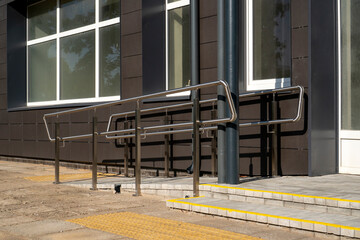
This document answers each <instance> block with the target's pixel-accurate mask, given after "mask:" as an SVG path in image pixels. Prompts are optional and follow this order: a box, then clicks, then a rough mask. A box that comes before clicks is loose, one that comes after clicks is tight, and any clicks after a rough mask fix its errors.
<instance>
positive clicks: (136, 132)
mask: <svg viewBox="0 0 360 240" xmlns="http://www.w3.org/2000/svg"><path fill="white" fill-rule="evenodd" d="M219 85H221V86H223V87H224V89H225V95H226V99H227V104H228V107H229V109H230V116H229V117H227V118H220V119H212V120H205V121H201V120H200V119H199V114H193V116H195V117H193V119H192V121H191V122H184V123H177V124H164V125H158V126H151V127H141V121H140V119H141V109H140V102H141V101H143V100H145V99H150V98H156V97H161V96H166V95H169V94H174V93H179V92H185V91H197V90H199V89H203V88H208V87H215V86H219ZM194 95H195V98H194V99H193V102H192V103H191V105H192V106H193V112H199V105H200V104H203V103H207V102H209V101H199V99H198V94H194ZM131 102H135V103H136V108H135V111H134V112H133V113H135V128H134V129H130V130H120V131H110V125H111V122H112V119H113V118H114V115H112V116H110V118H109V121H108V127H107V130H106V131H104V132H99V131H98V130H97V118H96V116H94V118H93V131H92V133H89V134H81V135H74V136H65V137H60V125H59V122H58V121H56V123H55V136H54V137H52V136H51V134H50V131H49V126H48V118H51V117H52V118H56V119H58V118H59V116H62V115H67V114H72V113H78V112H83V111H89V110H94V111H96V109H99V108H104V107H110V106H114V105H120V104H125V103H131ZM187 105H190V104H189V103H185V104H177V105H175V106H174V105H173V106H171V108H175V107H183V106H187ZM163 108H164V107H162V108H150V109H144V110H142V111H143V112H144V111H146V112H150V111H159V110H161V109H163ZM94 115H95V114H94ZM118 116H119V114H118ZM236 118H237V114H236V109H235V106H234V102H233V100H232V98H231V92H230V89H229V86H228V84H227V83H226V82H224V81H222V80H219V81H215V82H211V83H204V84H199V85H196V86H189V87H184V88H179V89H174V90H169V91H164V92H160V93H154V94H148V95H144V96H139V97H133V98H129V99H124V100H119V101H114V102H110V103H104V104H98V105H95V106H89V107H83V108H78V109H72V110H66V111H60V112H55V113H49V114H45V115H44V117H43V120H44V123H45V128H46V132H47V136H48V138H49V140H50V141H51V142H55V183H59V182H60V181H59V151H60V147H59V143H60V142H61V141H62V142H65V141H71V140H79V139H86V138H93V167H92V171H93V172H92V188H93V189H96V186H97V136H99V135H100V136H105V137H106V138H108V139H114V138H121V136H112V135H113V134H126V133H132V134H127V135H124V136H122V137H126V138H129V137H135V146H136V162H135V177H136V179H135V185H136V195H141V189H140V183H141V176H140V175H141V173H140V165H141V137H142V136H144V135H146V136H153V135H162V134H175V133H184V132H191V131H193V132H194V134H193V135H199V134H196V133H199V131H200V130H204V129H206V128H210V127H209V126H211V125H217V124H219V123H227V122H233V121H234V120H235V119H236ZM184 127H185V129H179V128H184ZM211 128H212V129H213V128H216V126H212V127H211ZM170 129H175V130H170ZM148 131H151V132H150V133H147V132H148ZM195 139H196V142H195V143H194V144H195V145H196V144H199V141H200V137H198V136H197V137H196V138H195ZM194 149H195V148H194ZM193 158H194V157H193ZM198 158H199V157H197V159H193V162H194V165H199V164H198V163H199V159H198ZM198 195H199V171H194V196H198Z"/></svg>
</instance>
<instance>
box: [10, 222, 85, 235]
mask: <svg viewBox="0 0 360 240" xmlns="http://www.w3.org/2000/svg"><path fill="white" fill-rule="evenodd" d="M80 228H82V227H81V226H80V225H77V224H74V223H69V222H64V221H58V220H44V221H38V222H30V223H22V224H18V225H12V226H6V227H3V229H5V230H7V231H9V232H11V233H16V234H17V235H22V236H27V237H37V236H42V235H46V234H51V233H59V232H62V231H70V230H75V229H80Z"/></svg>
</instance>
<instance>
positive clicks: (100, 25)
mask: <svg viewBox="0 0 360 240" xmlns="http://www.w3.org/2000/svg"><path fill="white" fill-rule="evenodd" d="M99 1H100V0H95V23H94V24H90V25H87V26H83V27H79V28H75V29H71V30H68V31H64V32H61V31H60V0H57V6H56V33H55V34H53V35H50V36H46V37H42V38H38V39H34V40H30V41H29V40H28V39H29V38H28V23H29V21H28V18H27V19H26V30H27V31H26V41H27V47H26V51H27V54H26V55H27V59H26V71H27V73H26V95H27V99H26V102H27V106H29V107H34V106H48V105H59V104H72V103H94V102H104V101H115V100H120V95H117V96H109V97H100V96H99V91H100V75H99V74H100V60H99V57H100V28H103V27H107V26H111V25H115V24H118V23H120V17H117V18H113V19H109V20H105V21H100V3H99ZM36 4H38V3H34V4H32V5H36ZM32 5H29V6H32ZM29 6H28V7H29ZM91 30H95V97H92V98H79V99H66V100H60V39H61V38H64V37H67V36H71V35H75V34H79V33H84V32H87V31H91ZM51 40H56V100H53V101H41V102H29V94H28V93H29V89H28V88H29V69H28V66H29V65H28V63H29V59H28V56H29V54H28V47H29V46H32V45H35V44H39V43H44V42H47V41H51ZM120 71H121V70H120Z"/></svg>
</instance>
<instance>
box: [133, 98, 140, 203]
mask: <svg viewBox="0 0 360 240" xmlns="http://www.w3.org/2000/svg"><path fill="white" fill-rule="evenodd" d="M140 118H141V115H140V102H139V101H137V102H136V109H135V149H136V151H135V152H136V160H135V194H134V196H141V188H140V184H141V166H140V165H141V135H140V134H141V127H140V125H141V122H140V120H141V119H140Z"/></svg>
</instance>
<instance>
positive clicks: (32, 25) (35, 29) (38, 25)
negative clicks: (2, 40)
mask: <svg viewBox="0 0 360 240" xmlns="http://www.w3.org/2000/svg"><path fill="white" fill-rule="evenodd" d="M55 33H56V0H50V1H42V2H40V3H37V4H34V5H31V6H29V7H28V40H33V39H37V38H41V37H46V36H49V35H52V34H55Z"/></svg>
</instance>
